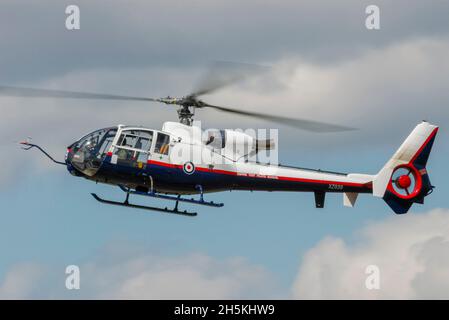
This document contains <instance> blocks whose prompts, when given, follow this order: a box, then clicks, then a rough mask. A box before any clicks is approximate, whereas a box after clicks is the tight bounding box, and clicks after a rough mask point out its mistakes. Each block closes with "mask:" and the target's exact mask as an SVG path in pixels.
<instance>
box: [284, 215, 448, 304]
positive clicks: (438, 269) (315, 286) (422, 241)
mask: <svg viewBox="0 0 449 320" xmlns="http://www.w3.org/2000/svg"><path fill="white" fill-rule="evenodd" d="M448 252H449V210H448V209H436V210H433V211H430V212H429V213H426V214H409V215H407V216H394V217H392V218H389V219H387V220H385V221H382V222H380V223H375V224H369V225H367V226H366V227H365V228H363V229H362V230H361V231H360V232H359V236H358V237H357V238H356V239H354V240H353V241H351V242H350V243H349V242H345V241H344V240H343V239H341V238H336V237H327V238H325V239H323V240H322V241H320V242H319V243H318V244H317V245H316V246H315V247H313V248H311V249H310V250H309V251H308V252H307V253H306V254H305V256H304V258H303V261H302V263H301V266H300V268H299V272H298V275H297V278H296V280H295V282H294V285H293V288H292V292H293V293H292V296H293V298H296V299H448V298H449V254H448ZM369 265H376V266H378V267H379V269H380V290H368V289H367V288H366V286H365V280H366V277H367V274H365V270H366V267H367V266H369Z"/></svg>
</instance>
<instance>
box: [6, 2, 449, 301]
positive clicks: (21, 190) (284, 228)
mask: <svg viewBox="0 0 449 320" xmlns="http://www.w3.org/2000/svg"><path fill="white" fill-rule="evenodd" d="M69 4H76V5H78V6H79V8H80V11H81V29H80V30H76V31H68V30H67V29H66V28H65V19H66V14H65V8H66V6H67V5H69ZM369 4H376V5H378V6H379V7H380V25H381V29H380V30H375V31H373V30H371V31H370V30H367V29H366V28H365V18H366V14H365V8H366V6H367V5H369ZM448 12H449V2H445V1H418V0H416V1H410V0H408V1H406V0H402V1H374V2H373V1H360V0H353V1H349V0H344V1H330V0H329V1H293V0H292V1H286V0H282V1H263V2H262V1H256V0H247V1H237V0H226V1H224V0H223V1H221V0H220V1H204V0H188V1H182V2H179V1H158V0H151V1H135V0H134V1H111V0H108V1H106V0H105V1H99V0H86V1H58V0H41V1H34V2H31V3H30V2H29V1H23V0H3V1H2V2H1V4H0V39H1V41H0V85H20V86H29V87H40V88H55V89H65V90H85V91H92V92H102V93H103V92H104V93H114V94H126V95H139V96H154V97H160V96H166V95H168V94H170V95H183V94H187V93H189V92H190V90H192V88H194V87H195V84H196V83H197V82H198V81H199V79H201V75H202V74H203V73H204V72H205V70H206V69H207V66H208V65H209V64H210V62H211V61H217V60H225V61H236V62H247V63H255V64H260V65H264V66H269V67H270V71H269V72H268V73H267V74H264V75H263V76H261V77H258V78H257V79H253V80H250V81H247V82H243V83H239V84H236V85H233V86H231V87H229V88H226V89H223V90H221V91H219V92H216V93H214V94H212V95H209V96H205V97H204V99H205V100H206V101H209V102H211V103H216V104H222V105H226V106H230V107H236V108H245V109H248V110H253V111H255V110H257V111H260V112H264V113H275V114H281V115H284V116H289V117H304V118H307V119H315V120H323V121H330V122H335V123H338V124H344V125H349V126H353V127H357V128H359V129H360V130H359V131H357V132H348V133H342V134H335V135H316V134H315V135H314V134H310V133H306V132H303V131H298V130H294V129H289V128H285V127H282V126H278V125H275V124H271V123H265V122H258V121H254V120H251V119H246V118H234V117H231V116H229V115H222V114H219V113H215V112H213V111H199V112H198V113H197V114H198V116H199V119H201V120H203V126H204V127H206V128H207V127H226V128H236V127H238V128H247V127H255V128H279V130H280V134H279V138H280V156H281V158H280V161H281V162H282V163H285V162H288V163H291V164H296V165H305V166H312V167H321V168H324V169H332V170H341V171H345V172H366V173H375V172H377V170H378V169H379V168H380V167H381V166H382V165H383V163H384V162H385V161H386V160H387V159H388V157H389V156H390V155H391V154H392V153H393V152H394V150H395V148H397V147H398V146H399V144H400V143H401V142H402V140H403V139H404V138H405V137H406V136H407V134H408V133H409V132H410V131H411V130H412V129H413V127H414V126H415V125H416V124H417V123H418V122H419V121H421V120H423V119H427V120H429V121H431V122H434V123H436V124H437V125H440V126H441V129H442V130H440V133H439V136H438V138H437V142H436V144H435V149H434V152H433V154H432V157H431V159H430V163H429V167H430V168H429V171H430V175H431V179H432V183H433V184H435V185H436V186H437V189H436V191H435V193H434V194H432V196H430V197H428V198H426V204H425V205H424V206H421V207H419V206H415V207H414V208H413V209H412V212H411V213H410V214H409V215H406V216H401V217H393V218H392V217H391V215H392V213H391V212H390V210H389V208H388V207H387V206H386V205H385V204H384V203H383V202H382V201H381V200H379V199H371V198H369V199H368V197H366V198H362V199H361V200H360V201H359V203H357V206H356V208H354V209H350V210H349V209H344V208H342V207H341V206H342V203H341V202H342V201H341V198H340V197H338V199H337V197H329V200H328V202H327V203H326V208H325V209H324V210H323V211H317V210H316V209H314V208H313V205H312V204H313V203H312V202H313V199H312V196H311V195H302V194H301V195H297V194H288V195H286V194H270V195H269V197H268V196H267V195H266V194H254V195H253V194H251V196H248V194H246V193H240V194H238V193H231V194H229V193H225V194H223V195H218V194H217V195H213V197H214V200H223V201H224V202H225V203H226V205H225V207H224V208H223V209H218V210H216V211H213V212H212V211H209V210H202V211H203V212H200V217H199V218H198V219H197V220H195V221H194V222H192V221H185V220H182V219H176V218H175V219H172V218H167V217H159V216H153V215H140V214H138V213H133V212H129V211H127V210H124V209H117V208H105V207H104V206H100V205H98V204H97V203H95V202H93V200H92V199H90V198H89V197H90V196H89V192H92V191H96V192H97V191H100V192H102V193H103V194H105V195H108V196H120V194H119V193H118V192H114V191H111V190H112V187H108V186H95V185H94V184H91V183H89V182H87V181H84V180H81V179H77V178H74V177H71V176H70V175H69V174H68V173H67V172H66V171H65V170H61V168H55V167H54V166H52V165H51V164H50V163H49V162H48V161H46V160H45V159H42V158H41V157H40V155H39V154H36V153H24V152H23V151H21V150H20V149H19V148H17V146H16V145H15V144H14V142H16V141H18V140H20V139H22V138H24V137H27V136H32V137H33V139H34V140H33V141H35V142H38V143H41V144H43V145H45V146H46V147H48V149H49V150H50V151H51V153H52V154H55V156H56V157H57V158H58V159H61V158H62V157H63V155H64V152H65V147H66V146H67V145H68V144H70V143H71V142H73V141H75V140H76V139H78V138H79V137H80V136H82V135H83V134H85V133H86V132H89V131H92V130H94V129H96V128H100V127H104V126H109V125H114V124H117V123H128V124H141V125H146V126H149V127H154V128H160V127H161V124H162V122H163V121H165V120H176V113H175V110H171V109H169V108H166V107H164V106H159V105H153V104H145V103H143V104H142V103H123V102H96V101H71V100H67V101H62V100H47V99H19V98H11V97H8V98H5V97H1V98H0V110H1V117H0V133H1V134H2V137H3V139H2V142H0V148H1V149H0V150H1V151H0V152H1V159H2V166H1V169H0V170H1V171H0V191H1V196H0V200H1V203H2V210H1V217H2V220H3V222H2V223H1V224H0V252H2V257H1V258H0V296H1V297H24V298H29V297H44V298H54V297H70V298H79V297H88V298H92V297H102V298H104V297H113V298H117V297H125V298H139V297H145V298H156V297H163V298H170V297H174V298H183V297H186V298H204V297H206V298H207V297H211V298H222V297H223V298H240V297H249V298H251V297H292V298H310V297H312V298H320V297H322V298H357V297H363V298H379V297H380V298H417V297H418V298H419V297H423V298H429V297H437V298H441V297H445V298H448V297H449V296H448V294H447V293H448V292H449V274H448V271H447V270H449V265H448V257H447V256H446V255H442V257H441V256H440V258H438V254H437V253H438V252H439V253H441V252H449V250H447V247H448V241H449V235H448V234H447V232H446V231H444V230H442V229H441V226H442V225H447V223H448V222H447V221H448V215H449V213H448V210H447V208H449V207H448V204H447V199H446V198H447V197H446V196H445V195H446V194H447V192H449V187H447V186H446V183H445V182H446V181H447V179H448V178H449V176H448V175H449V174H448V173H447V170H446V169H445V162H446V161H445V159H447V157H448V156H449V148H448V147H447V144H446V143H445V141H446V140H447V138H448V135H447V133H446V131H445V125H446V123H448V121H449V111H448V107H447V106H448V105H449V77H448V76H447V75H448V74H449V59H448V57H449V19H448V18H447V14H448ZM268 198H269V200H267V199H268ZM248 199H250V202H248ZM267 201H268V202H269V203H267ZM279 207H281V208H282V210H279ZM436 208H440V209H436ZM426 221H429V223H426ZM412 227H413V228H416V229H418V231H420V232H417V233H418V234H421V235H422V236H416V235H411V234H410V232H409V230H410V228H412ZM407 228H409V229H407ZM391 229H393V230H394V232H390V230H391ZM447 229H448V228H446V229H445V230H447ZM373 230H375V231H376V232H377V231H379V234H385V239H387V240H389V241H386V240H385V241H381V240H379V239H378V238H375V237H372V236H371V234H372V232H373ZM412 230H415V229H412ZM360 234H363V235H364V236H362V237H359V238H358V235H360ZM367 234H368V235H367ZM396 234H398V237H395V236H394V235H396ZM403 239H406V240H409V241H406V240H403ZM358 241H362V242H363V244H358ZM392 242H393V243H396V245H395V246H390V244H391V243H392ZM416 248H418V249H416ZM420 248H427V249H428V250H426V251H423V250H422V249H420ZM387 249H388V250H390V251H388V256H389V257H391V263H383V260H382V261H380V262H379V261H378V260H379V259H378V258H379V257H380V255H381V253H382V252H385V250H387ZM404 251H407V252H411V253H410V255H405V256H404V255H398V254H397V253H398V252H404ZM395 259H402V260H401V261H399V260H395ZM334 260H335V261H337V262H338V263H337V264H336V265H337V266H336V267H335V268H334V267H333V266H332V262H333V261H334ZM403 261H405V263H404V264H403V265H404V270H396V269H394V268H395V266H394V263H393V262H398V263H399V262H403ZM69 263H75V264H79V265H80V266H82V270H85V271H84V272H85V273H84V274H85V277H86V278H85V279H89V280H86V282H84V283H85V287H83V289H82V290H80V291H79V292H76V293H73V292H67V291H66V290H65V289H64V288H63V287H62V286H63V281H64V276H65V275H64V266H65V265H67V264H69ZM367 263H374V264H375V263H378V264H380V265H382V266H381V268H383V269H384V270H385V281H387V280H388V279H390V280H388V281H390V282H385V283H384V284H385V286H384V290H383V291H382V290H381V291H379V292H375V293H373V292H366V291H363V290H365V289H364V288H361V287H360V286H359V285H360V281H362V280H363V277H364V276H365V274H364V271H363V268H364V265H365V264H367ZM329 264H330V265H331V266H330V267H329ZM180 265H182V266H183V267H182V268H181V267H180ZM401 265H402V264H401ZM438 265H441V266H446V267H445V268H443V267H441V268H438ZM348 266H350V267H351V268H347V267H348ZM327 268H331V269H332V270H333V271H332V272H329V273H326V272H322V273H321V274H327V275H328V277H326V278H325V279H321V278H320V275H319V272H318V271H317V270H328V269H327ZM61 270H62V271H61ZM348 270H351V271H348ZM360 270H361V271H360ZM381 270H382V269H381ZM359 271H360V272H361V274H360V273H357V272H359ZM99 274H102V276H103V278H100V279H99V278H98V275H99ZM398 274H401V275H402V276H403V277H402V278H401V277H399V276H398ZM24 275H26V276H24ZM343 278H348V279H352V281H347V282H344V283H343V282H342V281H339V279H343ZM60 279H62V280H60ZM95 279H96V280H95ZM183 279H189V281H190V282H186V283H183V282H182V281H183ZM391 279H401V282H400V283H398V284H397V286H396V287H395V286H393V285H392V283H391V281H393V280H391ZM58 281H59V282H58ZM437 284H438V285H437ZM154 288H158V290H153V289H154ZM179 288H184V289H185V288H189V289H186V290H185V291H179ZM320 288H321V289H320ZM322 288H325V289H326V290H323V289H322ZM327 289H329V290H327Z"/></svg>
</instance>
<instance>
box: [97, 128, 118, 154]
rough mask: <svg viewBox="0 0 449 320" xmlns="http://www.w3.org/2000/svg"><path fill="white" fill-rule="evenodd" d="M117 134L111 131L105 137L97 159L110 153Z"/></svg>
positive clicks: (115, 131)
mask: <svg viewBox="0 0 449 320" xmlns="http://www.w3.org/2000/svg"><path fill="white" fill-rule="evenodd" d="M116 133H117V130H109V131H108V133H107V134H106V136H105V137H103V143H102V144H101V147H100V150H99V152H98V156H97V158H100V157H102V156H104V154H105V153H106V152H108V150H109V148H110V147H111V144H112V141H113V140H114V138H115V134H116Z"/></svg>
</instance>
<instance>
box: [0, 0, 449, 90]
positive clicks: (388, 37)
mask: <svg viewBox="0 0 449 320" xmlns="http://www.w3.org/2000/svg"><path fill="white" fill-rule="evenodd" d="M68 4H77V5H79V6H80V9H81V21H82V22H81V30H79V31H74V32H70V31H67V30H66V29H65V24H64V21H65V14H64V9H65V7H66V6H67V5H68ZM369 4H371V1H358V0H345V1H338V2H337V1H331V0H328V1H320V2H319V3H318V2H317V1H293V0H286V1H282V2H279V1H268V2H266V1H265V2H263V3H262V2H259V1H255V0H251V1H244V2H242V1H237V0H232V1H229V0H226V1H224V0H223V1H213V2H210V1H203V0H201V1H193V0H192V1H183V2H182V3H180V2H179V1H160V0H152V1H131V2H129V1H126V2H125V1H104V0H97V1H94V2H93V1H86V0H78V1H55V0H53V1H52V0H44V1H39V2H33V3H30V2H29V1H23V0H19V1H17V0H6V1H2V4H1V5H0V6H1V10H0V37H1V39H2V41H1V44H0V70H1V72H0V81H1V82H3V83H5V82H6V83H11V82H15V83H16V82H29V81H35V80H37V79H45V78H49V77H54V76H61V75H63V74H66V73H68V72H73V71H77V70H89V69H92V68H94V69H99V68H104V69H111V70H118V69H123V68H145V67H150V66H161V65H163V66H178V67H182V66H192V65H204V64H205V63H206V62H208V61H210V60H221V59H223V60H235V61H247V62H254V61H257V62H268V63H270V62H272V61H277V60H279V59H281V58H284V57H289V56H298V55H300V56H302V57H304V58H305V59H307V60H308V61H315V62H319V63H324V64H330V63H333V62H335V61H340V60H342V59H343V60H345V59H349V58H351V57H354V56H356V55H358V54H360V52H361V51H364V50H367V49H372V48H378V47H382V46H386V45H391V44H392V43H395V42H398V41H404V40H407V39H410V38H414V37H425V36H438V35H444V34H446V35H447V33H448V30H449V21H448V20H447V16H446V13H447V12H448V11H449V10H448V9H449V4H448V3H445V2H441V1H430V2H429V1H427V2H422V1H419V0H416V1H405V0H402V1H394V2H391V1H378V5H379V6H380V7H381V14H382V15H381V19H382V20H381V23H382V25H381V26H382V29H381V30H380V31H375V32H369V31H367V30H366V29H365V27H364V18H365V13H364V10H365V7H366V6H367V5H369Z"/></svg>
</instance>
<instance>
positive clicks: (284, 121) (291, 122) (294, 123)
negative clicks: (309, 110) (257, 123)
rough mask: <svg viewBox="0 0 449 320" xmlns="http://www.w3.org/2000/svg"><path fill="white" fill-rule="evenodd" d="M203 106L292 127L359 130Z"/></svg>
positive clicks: (336, 130) (325, 130)
mask: <svg viewBox="0 0 449 320" xmlns="http://www.w3.org/2000/svg"><path fill="white" fill-rule="evenodd" d="M202 107H208V108H213V109H216V110H220V111H223V112H228V113H233V114H238V115H243V116H249V117H254V118H258V119H262V120H267V121H272V122H278V123H281V124H285V125H289V126H291V127H295V128H299V129H303V130H307V131H312V132H341V131H352V130H357V129H356V128H351V127H346V126H341V125H337V124H331V123H326V122H320V121H312V120H305V119H293V118H285V117H279V116H273V115H268V114H262V113H256V112H249V111H241V110H236V109H230V108H226V107H220V106H215V105H211V104H208V103H202Z"/></svg>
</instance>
